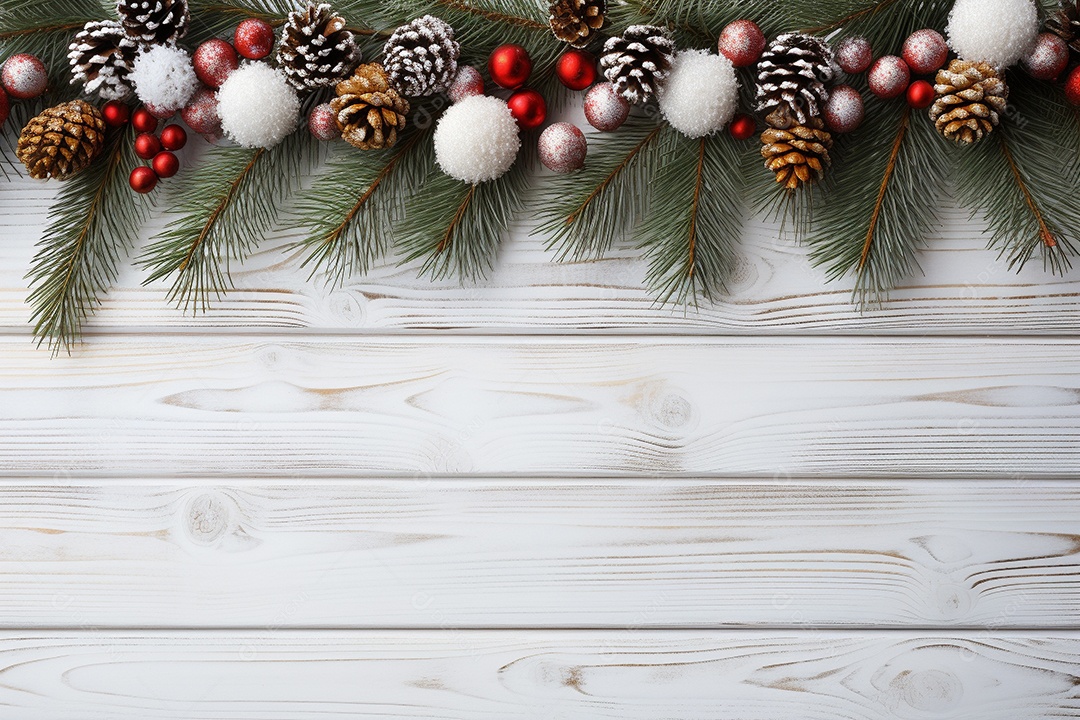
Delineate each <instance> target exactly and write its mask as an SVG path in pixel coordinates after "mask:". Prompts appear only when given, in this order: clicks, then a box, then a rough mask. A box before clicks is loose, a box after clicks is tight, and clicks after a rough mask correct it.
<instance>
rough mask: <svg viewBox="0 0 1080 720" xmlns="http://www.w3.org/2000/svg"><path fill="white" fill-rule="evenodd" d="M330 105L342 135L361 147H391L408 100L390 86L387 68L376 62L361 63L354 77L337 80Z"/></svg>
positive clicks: (405, 113)
mask: <svg viewBox="0 0 1080 720" xmlns="http://www.w3.org/2000/svg"><path fill="white" fill-rule="evenodd" d="M330 107H331V109H333V111H334V116H335V117H336V118H337V124H338V127H339V128H341V137H343V138H344V139H345V141H346V142H348V143H349V144H350V145H353V146H355V147H358V148H360V149H361V150H381V149H383V148H388V147H392V146H393V145H394V143H396V142H397V138H398V132H399V131H401V130H404V129H405V116H406V115H408V113H409V101H408V100H406V99H405V98H403V97H401V95H399V94H398V92H397V90H395V89H394V88H392V87H390V80H389V78H388V77H387V74H386V71H385V70H383V68H382V66H381V65H378V64H377V63H368V64H367V65H361V66H360V67H358V68H356V72H355V73H353V76H352V77H351V78H349V79H348V80H344V81H342V82H340V83H338V85H337V97H335V98H333V99H332V100H331V101H330Z"/></svg>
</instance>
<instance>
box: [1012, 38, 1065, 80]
mask: <svg viewBox="0 0 1080 720" xmlns="http://www.w3.org/2000/svg"><path fill="white" fill-rule="evenodd" d="M1020 62H1022V63H1023V64H1024V69H1025V70H1027V71H1028V75H1030V76H1031V77H1033V78H1035V79H1036V80H1057V77H1058V75H1060V74H1061V73H1062V72H1063V71H1064V70H1065V68H1066V67H1068V65H1069V46H1068V44H1067V43H1066V42H1065V41H1064V40H1062V39H1061V38H1060V37H1058V36H1057V35H1055V34H1054V33H1042V34H1041V35H1039V37H1038V39H1037V40H1036V41H1035V46H1034V47H1033V48H1032V49H1031V51H1030V52H1028V54H1027V55H1025V56H1024V57H1022V58H1020Z"/></svg>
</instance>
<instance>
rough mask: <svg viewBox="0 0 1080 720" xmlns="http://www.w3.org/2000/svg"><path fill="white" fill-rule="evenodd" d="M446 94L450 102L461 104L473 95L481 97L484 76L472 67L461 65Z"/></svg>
mask: <svg viewBox="0 0 1080 720" xmlns="http://www.w3.org/2000/svg"><path fill="white" fill-rule="evenodd" d="M446 94H447V95H448V96H449V97H450V102H461V101H462V100H464V99H465V98H470V97H473V96H474V95H483V94H484V76H483V75H481V74H480V71H479V70H477V69H476V68H474V67H473V66H472V65H461V66H460V67H458V72H457V76H456V77H455V78H454V83H453V84H452V85H451V86H450V88H449V89H448V90H447V91H446Z"/></svg>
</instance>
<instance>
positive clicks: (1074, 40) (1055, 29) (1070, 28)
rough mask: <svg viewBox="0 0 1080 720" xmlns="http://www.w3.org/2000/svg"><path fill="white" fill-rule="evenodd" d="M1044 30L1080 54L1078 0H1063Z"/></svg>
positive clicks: (1079, 1) (1079, 10) (1079, 11)
mask: <svg viewBox="0 0 1080 720" xmlns="http://www.w3.org/2000/svg"><path fill="white" fill-rule="evenodd" d="M1046 29H1047V30H1049V31H1050V32H1052V33H1054V34H1055V35H1057V36H1058V37H1060V38H1061V39H1062V40H1064V41H1065V42H1066V43H1068V44H1069V47H1070V48H1072V51H1073V52H1074V53H1080V0H1065V2H1064V3H1062V6H1061V9H1060V10H1058V11H1057V12H1056V13H1054V14H1053V15H1051V16H1050V19H1049V20H1047V21H1046Z"/></svg>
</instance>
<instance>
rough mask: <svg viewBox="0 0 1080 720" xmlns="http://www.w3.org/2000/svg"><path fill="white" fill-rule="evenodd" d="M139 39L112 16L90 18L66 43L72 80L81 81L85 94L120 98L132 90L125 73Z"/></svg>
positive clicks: (79, 82)
mask: <svg viewBox="0 0 1080 720" xmlns="http://www.w3.org/2000/svg"><path fill="white" fill-rule="evenodd" d="M138 51H139V43H138V41H137V40H135V38H133V37H131V36H130V35H128V34H127V33H126V32H124V28H123V26H121V25H120V23H118V22H116V21H115V20H101V21H97V20H91V21H90V22H88V23H86V25H85V26H83V29H82V30H80V31H79V32H78V33H77V34H76V35H75V40H74V41H73V42H72V43H71V45H69V46H68V62H69V63H70V64H71V83H72V84H73V85H74V84H81V85H82V86H83V91H84V92H85V93H86V94H87V95H93V94H94V93H97V94H98V95H99V96H100V97H101V98H102V99H103V100H119V99H121V98H123V97H126V96H127V95H128V94H129V93H130V92H131V84H130V83H129V82H128V73H130V72H131V64H132V62H134V60H135V55H136V54H137V53H138Z"/></svg>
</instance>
